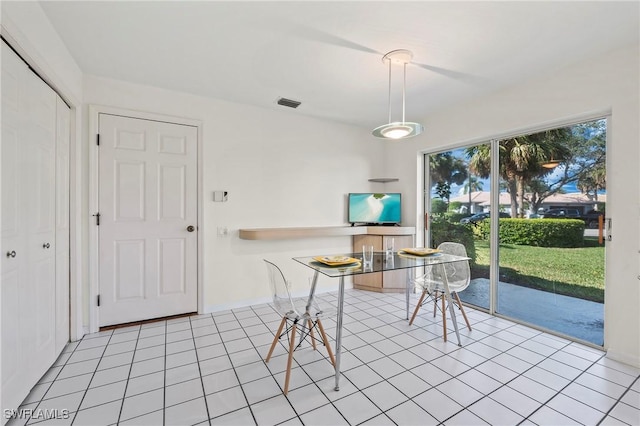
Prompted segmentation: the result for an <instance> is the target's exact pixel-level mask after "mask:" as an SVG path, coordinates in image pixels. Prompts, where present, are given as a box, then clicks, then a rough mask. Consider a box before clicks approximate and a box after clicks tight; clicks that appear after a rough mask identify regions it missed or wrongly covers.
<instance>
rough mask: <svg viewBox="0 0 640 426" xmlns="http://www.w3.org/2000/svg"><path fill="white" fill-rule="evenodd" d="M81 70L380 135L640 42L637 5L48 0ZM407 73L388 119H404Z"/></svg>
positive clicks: (46, 5) (396, 109)
mask: <svg viewBox="0 0 640 426" xmlns="http://www.w3.org/2000/svg"><path fill="white" fill-rule="evenodd" d="M41 5H42V7H43V9H44V11H45V13H46V14H47V15H48V17H49V19H50V20H51V22H52V24H53V26H54V27H55V29H56V30H57V31H58V33H59V34H60V36H61V37H62V39H63V41H64V42H65V44H66V45H67V47H68V49H69V50H70V52H71V54H72V55H73V57H74V58H75V59H76V61H77V63H78V65H79V66H80V68H81V69H82V70H83V72H85V73H88V74H93V75H98V76H105V77H110V78H115V79H120V80H125V81H130V82H134V83H141V84H147V85H152V86H158V87H163V88H168V89H174V90H179V91H184V92H189V93H194V94H198V95H203V96H209V97H213V98H220V99H226V100H229V101H234V102H240V103H244V104H251V105H257V106H263V107H267V108H278V109H282V108H284V107H281V106H278V105H276V104H275V101H276V99H277V98H279V97H287V98H291V99H296V100H300V101H301V102H302V106H300V107H299V108H298V109H297V110H295V111H294V110H288V111H290V112H291V113H292V114H305V115H310V116H315V117H322V118H327V119H331V120H336V121H340V122H344V123H350V124H355V125H361V126H366V127H371V128H373V127H376V126H378V125H381V124H384V123H385V122H386V120H387V114H388V110H387V101H388V99H387V90H388V68H387V67H386V66H385V65H383V63H382V61H381V59H382V55H383V54H384V53H386V52H388V51H391V50H394V49H409V50H411V51H413V54H414V61H413V63H412V64H411V65H409V66H408V67H407V120H408V121H421V120H422V119H423V118H424V117H426V116H427V115H428V114H429V113H430V112H433V111H434V110H436V109H438V108H442V107H444V106H447V105H450V104H452V103H456V102H460V101H463V100H467V99H470V98H473V97H477V96H480V95H483V94H486V93H488V92H491V91H495V90H498V89H500V88H503V87H506V86H509V85H513V84H516V83H518V82H521V81H523V80H526V79H528V78H531V77H533V76H535V75H539V74H541V73H550V72H553V71H554V70H555V69H557V68H560V67H563V66H565V65H568V64H570V63H572V62H577V61H580V60H583V59H586V58H588V57H589V56H591V55H597V54H601V53H604V52H607V51H609V50H612V49H615V48H617V47H621V46H625V45H630V44H632V43H638V38H639V14H640V13H639V10H640V9H639V3H638V2H635V1H633V2H621V3H615V2H609V1H603V2H578V1H569V2H539V1H538V2H515V1H514V2H504V1H503V2H458V1H446V2H426V1H425V2H397V1H395V2H364V1H360V2H308V1H300V2H265V1H259V2H242V1H236V2H219V1H215V2H214V1H169V2H160V1H115V2H114V1H106V2H97V1H61V2H59V1H42V2H41ZM401 69H402V68H401V67H394V68H393V70H392V72H393V81H394V86H393V93H394V95H396V96H395V97H396V98H397V99H394V101H393V104H392V109H393V111H394V114H393V115H394V117H393V118H394V120H395V119H398V118H399V114H400V98H399V94H400V89H401V80H400V78H401Z"/></svg>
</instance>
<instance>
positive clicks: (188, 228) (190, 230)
mask: <svg viewBox="0 0 640 426" xmlns="http://www.w3.org/2000/svg"><path fill="white" fill-rule="evenodd" d="M195 230H196V227H195V226H193V225H189V226H187V231H189V232H193V231H195Z"/></svg>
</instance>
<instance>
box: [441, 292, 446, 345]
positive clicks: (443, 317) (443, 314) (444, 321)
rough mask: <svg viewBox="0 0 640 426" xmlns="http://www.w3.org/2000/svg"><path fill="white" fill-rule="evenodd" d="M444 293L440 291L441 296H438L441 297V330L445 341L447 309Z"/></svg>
mask: <svg viewBox="0 0 640 426" xmlns="http://www.w3.org/2000/svg"><path fill="white" fill-rule="evenodd" d="M445 296H446V295H445V294H444V293H442V296H440V298H441V299H442V332H443V335H444V341H445V342H446V341H447V310H446V305H445V303H446V299H447V298H446V297H445Z"/></svg>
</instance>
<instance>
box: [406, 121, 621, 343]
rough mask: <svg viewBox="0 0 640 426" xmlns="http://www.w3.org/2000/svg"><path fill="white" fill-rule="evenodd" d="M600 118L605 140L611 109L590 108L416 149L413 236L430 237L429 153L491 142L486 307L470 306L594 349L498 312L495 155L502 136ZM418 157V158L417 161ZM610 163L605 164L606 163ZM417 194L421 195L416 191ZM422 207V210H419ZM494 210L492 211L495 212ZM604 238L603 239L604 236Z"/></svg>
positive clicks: (497, 165) (497, 166) (497, 158)
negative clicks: (418, 184) (419, 174)
mask: <svg viewBox="0 0 640 426" xmlns="http://www.w3.org/2000/svg"><path fill="white" fill-rule="evenodd" d="M599 119H604V120H606V136H605V138H606V140H607V141H610V140H611V133H610V132H611V126H610V125H611V111H610V110H604V111H594V112H591V113H589V114H584V115H580V116H576V117H571V118H565V119H562V120H555V121H550V122H547V123H541V124H538V125H536V126H529V127H527V128H523V129H519V130H512V131H509V132H505V133H504V134H499V135H494V136H493V137H491V138H482V139H474V140H470V141H466V142H464V143H458V144H452V145H450V146H447V147H440V148H438V149H435V150H434V149H424V150H420V151H419V152H418V155H420V156H421V160H419V162H418V164H419V165H420V166H421V168H422V170H421V172H422V177H421V178H420V182H421V185H422V200H421V202H420V200H418V206H421V208H418V209H417V210H418V211H417V214H418V220H417V225H416V226H417V227H420V226H422V230H423V232H422V233H417V234H416V236H417V237H418V241H416V242H417V243H420V241H419V239H420V237H419V236H421V238H422V239H423V240H424V241H423V243H424V244H423V245H427V244H428V242H429V241H431V230H430V228H431V226H430V218H429V217H428V212H429V211H430V208H431V181H430V170H429V161H428V158H429V156H430V155H435V154H439V153H443V152H448V151H452V150H455V149H460V148H466V147H470V146H474V145H479V144H490V150H491V154H490V155H491V173H490V177H489V182H490V186H491V194H490V206H489V211H490V213H491V214H490V218H489V220H490V226H491V229H490V233H489V244H490V250H489V253H490V261H489V292H490V293H489V308H488V309H486V308H484V307H480V306H475V305H474V306H473V307H474V308H475V309H478V310H481V311H484V312H487V313H489V314H490V315H492V316H495V317H497V318H504V319H507V320H509V321H513V322H515V323H519V324H524V325H526V326H528V327H531V328H534V329H538V330H540V331H543V332H545V333H549V334H553V335H557V336H559V337H562V338H565V339H568V340H571V341H576V342H578V343H580V344H583V345H586V346H591V347H593V348H596V349H602V348H603V346H602V345H598V344H595V343H592V342H589V341H586V340H582V339H578V338H576V337H574V336H571V335H566V334H564V333H562V332H559V331H556V330H553V329H547V328H544V327H541V326H538V325H536V324H533V323H529V322H526V321H523V320H520V319H518V318H514V317H511V316H507V315H504V314H501V313H499V312H497V310H498V306H497V304H498V280H499V276H500V275H499V272H500V257H499V254H500V253H499V249H500V244H499V243H500V241H499V240H500V237H499V228H498V227H499V226H500V225H499V215H498V214H497V210H499V203H500V190H499V188H500V173H499V170H500V156H499V155H496V153H499V144H500V141H501V140H503V139H508V138H510V137H515V136H518V135H524V134H531V133H536V132H542V131H545V130H552V129H554V128H561V127H567V126H572V125H576V124H580V123H583V122H588V121H595V120H599ZM420 161H421V162H420ZM608 165H609V164H607V166H608ZM417 195H418V198H419V197H420V195H419V194H417ZM420 210H421V211H420ZM494 213H495V214H494ZM606 226H609V227H610V223H609V224H608V225H607V224H605V227H606ZM605 241H606V239H605ZM604 261H605V269H606V256H605V260H604ZM606 278H607V277H606V274H605V283H604V285H605V288H606V285H607V283H606ZM605 303H606V297H605ZM604 308H605V311H606V305H605V307H604ZM604 347H606V332H605V336H604Z"/></svg>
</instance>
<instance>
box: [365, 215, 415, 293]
mask: <svg viewBox="0 0 640 426" xmlns="http://www.w3.org/2000/svg"><path fill="white" fill-rule="evenodd" d="M409 229H411V232H405V230H407V228H406V227H402V228H398V227H395V226H393V224H386V225H385V226H382V225H378V226H369V227H367V232H366V233H363V234H360V235H354V236H353V252H354V253H362V246H364V245H371V246H373V251H374V252H384V248H385V246H386V241H387V240H388V239H389V238H393V244H394V247H393V248H394V250H395V251H398V250H400V249H402V248H405V247H413V246H414V236H415V228H409ZM378 260H381V258H378ZM374 261H376V256H375V255H374ZM353 288H355V289H358V290H368V291H376V292H379V293H403V292H404V291H405V288H406V271H405V270H395V271H385V272H374V273H371V274H359V275H354V276H353Z"/></svg>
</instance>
